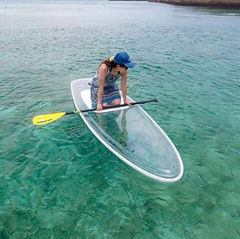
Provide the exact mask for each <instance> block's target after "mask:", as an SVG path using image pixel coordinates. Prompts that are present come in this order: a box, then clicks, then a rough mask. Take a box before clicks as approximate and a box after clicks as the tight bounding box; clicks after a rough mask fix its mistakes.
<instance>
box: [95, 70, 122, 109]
mask: <svg viewBox="0 0 240 239" xmlns="http://www.w3.org/2000/svg"><path fill="white" fill-rule="evenodd" d="M119 78H120V73H118V75H116V76H113V75H112V74H111V73H110V69H109V68H108V71H107V74H106V76H105V80H104V86H103V99H102V104H106V103H111V102H112V101H114V100H116V99H121V96H120V93H119V89H118V85H117V83H116V82H117V80H118V79H119ZM91 100H92V108H97V103H98V74H97V75H96V76H95V77H93V79H92V82H91Z"/></svg>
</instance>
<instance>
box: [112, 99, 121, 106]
mask: <svg viewBox="0 0 240 239" xmlns="http://www.w3.org/2000/svg"><path fill="white" fill-rule="evenodd" d="M120 103H121V100H120V99H117V100H114V101H112V103H111V105H120Z"/></svg>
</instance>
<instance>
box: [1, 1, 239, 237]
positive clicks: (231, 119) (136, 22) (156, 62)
mask: <svg viewBox="0 0 240 239" xmlns="http://www.w3.org/2000/svg"><path fill="white" fill-rule="evenodd" d="M239 21H240V11H238V10H214V9H206V8H192V7H179V6H172V5H165V4H153V3H148V2H109V1H88V2H87V1H69V2H67V1H33V2H30V1H3V0H1V1H0V52H1V57H0V100H1V105H0V144H1V147H0V163H1V167H0V195H1V196H0V238H134V239H135V238H136V239H137V238H164V239H165V238H167V239H173V238H174V239H177V238H191V239H201V238H218V239H219V238H220V239H222V238H239V237H240V229H239V224H240V209H239V208H240V207H239V206H240V203H239V201H240V192H239V186H240V183H239V181H240V180H239V179H240V176H239V175H240V166H239V160H240V149H239V148H240V139H239V135H240V128H239V125H240V123H239V122H240V113H239V109H240V107H239V106H240V94H239V92H240V78H239V75H240V54H239V50H240V42H239V38H240V32H239ZM120 50H124V51H127V52H128V53H129V54H130V55H131V58H132V60H133V61H135V62H136V63H137V64H138V67H137V68H136V69H133V70H130V71H129V84H128V85H129V90H128V91H129V95H130V96H131V97H132V98H134V99H135V100H144V99H149V98H154V97H156V98H157V99H158V100H159V103H158V104H147V105H144V106H143V108H144V109H145V110H146V111H147V112H148V113H149V114H150V115H151V116H152V118H153V119H154V120H156V122H157V123H158V124H159V125H160V126H161V127H162V128H163V130H164V131H165V132H166V133H167V134H168V135H169V137H170V138H171V139H172V141H173V142H174V144H175V145H176V147H177V148H178V150H179V152H180V154H181V156H182V158H183V162H184V166H185V172H184V176H183V178H182V179H181V180H180V181H179V182H177V183H173V184H161V183H158V182H155V181H153V180H151V179H149V178H147V177H145V176H143V175H141V174H139V173H138V172H136V171H134V170H133V169H132V168H130V167H129V166H127V165H125V164H124V163H123V162H122V161H121V160H119V159H118V158H117V157H116V156H114V155H113V154H112V153H111V152H110V151H108V150H107V149H106V148H105V147H104V146H103V145H102V144H101V143H100V142H99V141H98V140H97V139H96V138H95V137H94V136H93V134H92V133H91V132H90V131H89V130H88V128H87V127H86V126H85V125H84V123H83V121H82V120H81V119H80V118H79V117H78V116H77V115H75V116H74V115H71V116H66V117H64V118H62V119H61V120H58V121H56V122H54V123H52V124H49V125H45V126H42V127H36V126H33V125H32V123H31V119H32V117H33V116H35V115H38V114H45V113H52V112H58V111H72V110H73V109H74V106H73V102H72V98H71V92H70V83H71V81H72V80H74V79H77V78H85V77H91V76H93V75H94V74H95V72H96V69H97V66H98V64H99V62H100V61H101V60H102V59H104V58H106V57H108V56H111V55H114V54H115V53H116V52H118V51H120Z"/></svg>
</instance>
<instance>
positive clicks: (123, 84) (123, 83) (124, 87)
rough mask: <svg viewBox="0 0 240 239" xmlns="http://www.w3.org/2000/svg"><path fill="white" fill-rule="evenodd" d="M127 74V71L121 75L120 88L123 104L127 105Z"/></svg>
mask: <svg viewBox="0 0 240 239" xmlns="http://www.w3.org/2000/svg"><path fill="white" fill-rule="evenodd" d="M127 73H128V71H127V70H126V71H125V72H124V73H122V74H121V88H122V96H123V101H124V104H128V101H127Z"/></svg>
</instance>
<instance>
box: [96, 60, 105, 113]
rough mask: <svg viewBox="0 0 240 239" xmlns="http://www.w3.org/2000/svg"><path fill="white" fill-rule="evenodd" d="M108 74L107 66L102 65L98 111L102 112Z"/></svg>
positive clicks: (99, 74) (99, 78) (99, 76)
mask: <svg viewBox="0 0 240 239" xmlns="http://www.w3.org/2000/svg"><path fill="white" fill-rule="evenodd" d="M106 73H107V66H106V65H105V64H102V65H101V66H100V67H99V73H98V104H97V110H102V99H103V87H104V80H105V76H106Z"/></svg>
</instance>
